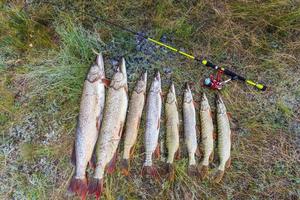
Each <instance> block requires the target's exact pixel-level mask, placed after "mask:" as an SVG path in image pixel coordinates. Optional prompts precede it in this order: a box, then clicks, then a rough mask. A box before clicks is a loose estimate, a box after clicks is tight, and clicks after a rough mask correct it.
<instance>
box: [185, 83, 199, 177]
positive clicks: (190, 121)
mask: <svg viewBox="0 0 300 200" xmlns="http://www.w3.org/2000/svg"><path fill="white" fill-rule="evenodd" d="M183 124H184V136H185V143H186V145H187V149H188V155H189V169H188V172H189V174H190V175H195V174H196V173H197V172H196V171H197V170H196V159H195V153H196V151H197V133H196V111H195V106H194V101H193V96H192V92H191V90H190V87H189V85H188V84H186V88H185V91H184V99H183Z"/></svg>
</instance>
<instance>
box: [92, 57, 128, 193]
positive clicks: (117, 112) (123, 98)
mask: <svg viewBox="0 0 300 200" xmlns="http://www.w3.org/2000/svg"><path fill="white" fill-rule="evenodd" d="M127 91H128V88H127V75H126V67H125V60H124V58H123V59H122V63H121V66H120V67H119V68H118V71H117V72H116V73H115V74H114V76H113V78H112V81H111V83H110V86H109V88H108V94H107V97H106V104H105V109H104V115H103V122H102V126H101V129H100V136H99V138H98V141H97V144H96V169H95V173H94V176H93V178H92V180H91V182H90V184H89V193H90V194H95V195H96V197H97V198H99V197H100V196H101V193H102V191H103V178H104V171H105V168H106V167H107V173H112V172H113V171H114V168H115V164H116V151H117V148H118V145H119V142H120V139H121V135H122V130H123V125H124V121H125V117H126V112H127V105H128V97H127Z"/></svg>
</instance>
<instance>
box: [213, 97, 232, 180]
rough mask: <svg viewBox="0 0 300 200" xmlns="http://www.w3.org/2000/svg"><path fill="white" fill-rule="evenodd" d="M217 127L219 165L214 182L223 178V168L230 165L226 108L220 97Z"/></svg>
mask: <svg viewBox="0 0 300 200" xmlns="http://www.w3.org/2000/svg"><path fill="white" fill-rule="evenodd" d="M216 103H217V126H218V154H219V158H220V163H219V166H218V171H217V174H216V176H215V182H217V183H218V182H220V181H221V180H222V178H223V175H224V171H225V168H227V167H229V165H230V150H231V130H230V124H229V119H228V115H227V111H226V107H225V105H224V102H223V100H222V98H221V96H220V95H218V96H217V101H216Z"/></svg>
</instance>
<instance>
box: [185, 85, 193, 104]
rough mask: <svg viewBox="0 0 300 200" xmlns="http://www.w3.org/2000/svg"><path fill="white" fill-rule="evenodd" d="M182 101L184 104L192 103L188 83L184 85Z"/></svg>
mask: <svg viewBox="0 0 300 200" xmlns="http://www.w3.org/2000/svg"><path fill="white" fill-rule="evenodd" d="M183 101H184V102H185V103H190V102H192V101H193V95H192V92H191V89H190V85H189V84H188V83H186V84H185V89H184V94H183Z"/></svg>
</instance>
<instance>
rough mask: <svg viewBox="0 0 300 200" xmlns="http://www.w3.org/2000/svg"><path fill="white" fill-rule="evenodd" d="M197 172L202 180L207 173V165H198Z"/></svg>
mask: <svg viewBox="0 0 300 200" xmlns="http://www.w3.org/2000/svg"><path fill="white" fill-rule="evenodd" d="M198 171H199V174H200V177H201V179H202V180H204V179H205V178H206V177H207V175H208V166H207V165H201V166H199V170H198Z"/></svg>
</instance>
